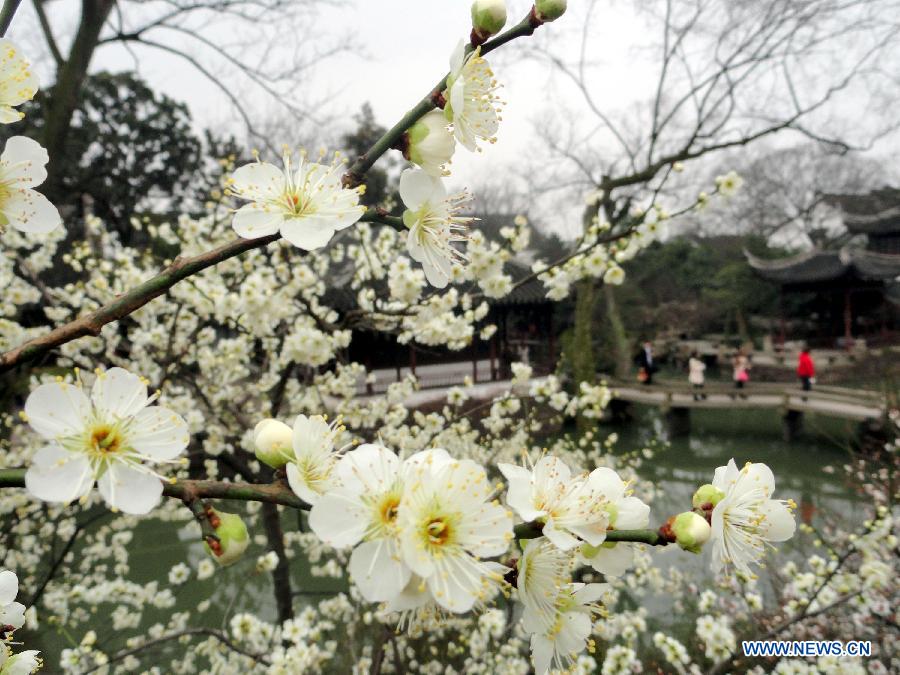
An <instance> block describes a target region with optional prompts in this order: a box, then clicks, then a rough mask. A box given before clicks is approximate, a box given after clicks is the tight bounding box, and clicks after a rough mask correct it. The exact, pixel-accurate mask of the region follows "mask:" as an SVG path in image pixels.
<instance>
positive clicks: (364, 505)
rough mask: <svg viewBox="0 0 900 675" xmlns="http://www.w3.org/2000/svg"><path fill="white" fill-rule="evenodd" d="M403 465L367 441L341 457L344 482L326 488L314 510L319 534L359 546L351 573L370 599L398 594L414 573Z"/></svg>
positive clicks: (328, 540)
mask: <svg viewBox="0 0 900 675" xmlns="http://www.w3.org/2000/svg"><path fill="white" fill-rule="evenodd" d="M402 468H403V467H402V463H401V461H400V459H399V458H398V457H397V455H395V454H394V453H393V452H391V451H390V450H388V449H387V448H385V447H382V446H380V445H373V444H365V445H361V446H359V447H358V448H356V449H354V450H351V451H350V452H348V453H347V454H345V455H344V456H343V457H342V458H341V460H340V461H339V462H338V463H337V465H336V467H335V473H336V474H337V477H338V480H339V481H340V487H339V488H336V489H334V490H331V491H329V492H327V493H326V494H324V495H323V496H322V497H321V498H320V499H319V500H318V501H317V502H316V504H315V505H314V506H313V508H312V510H311V511H310V514H309V525H310V528H311V529H312V531H313V532H315V533H316V535H317V536H318V537H319V539H321V540H322V541H324V542H325V543H326V544H329V545H330V546H334V547H335V548H344V547H349V546H353V547H355V548H354V549H353V553H352V554H351V555H350V576H351V578H352V579H353V581H354V582H355V583H356V585H357V587H358V588H359V590H360V592H361V593H362V595H363V597H364V598H366V600H369V601H370V602H382V601H386V600H391V599H392V598H394V597H395V596H398V595H399V594H400V593H401V592H402V591H403V589H404V587H405V586H406V585H407V583H408V582H409V579H410V575H411V571H410V568H409V567H408V566H407V565H406V564H405V563H404V562H403V559H402V554H401V551H400V539H399V529H398V524H397V513H398V509H399V507H400V503H401V500H402V499H403V479H402ZM360 542H362V543H360Z"/></svg>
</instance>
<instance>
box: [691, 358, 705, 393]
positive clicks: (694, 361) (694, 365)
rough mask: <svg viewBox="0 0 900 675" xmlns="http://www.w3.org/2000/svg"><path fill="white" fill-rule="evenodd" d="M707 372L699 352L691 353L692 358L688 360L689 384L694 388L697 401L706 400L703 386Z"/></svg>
mask: <svg viewBox="0 0 900 675" xmlns="http://www.w3.org/2000/svg"><path fill="white" fill-rule="evenodd" d="M705 370H706V364H705V363H703V361H702V360H701V359H700V356H699V355H698V354H697V352H696V351H693V352H691V358H689V359H688V382H690V383H691V384H692V385H693V387H694V400H695V401H699V400H700V399H701V398H706V395H705V394H703V393H702V391H703V385H704V384H705V383H706V377H705V375H704V371H705Z"/></svg>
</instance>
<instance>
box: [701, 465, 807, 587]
mask: <svg viewBox="0 0 900 675" xmlns="http://www.w3.org/2000/svg"><path fill="white" fill-rule="evenodd" d="M712 485H713V486H714V487H715V488H716V489H717V490H719V491H720V492H721V494H722V496H721V497H720V498H719V501H718V503H716V504H715V506H714V508H713V511H712V517H711V522H710V524H711V525H712V534H711V536H710V539H711V541H712V545H713V557H712V565H713V569H714V570H715V571H719V570H721V569H722V568H723V567H726V566H729V565H731V566H734V567H735V568H736V569H737V570H738V571H740V572H743V573H744V574H748V575H749V574H750V565H751V564H759V562H760V561H761V560H762V558H763V557H764V556H765V553H766V545H767V543H768V542H772V541H786V540H788V539H790V538H791V537H792V536H794V531H795V529H796V523H795V521H794V515H793V513H792V512H791V508H790V505H791V502H790V501H785V500H781V499H772V498H771V496H772V493H773V492H774V491H775V476H774V475H773V474H772V470H771V469H769V467H768V466H766V465H765V464H760V463H751V462H747V463H746V464H745V465H744V467H743V468H742V469H738V468H737V465H736V464H735V463H734V460H733V459H732V460H729V461H728V464H727V465H726V466H720V467H719V468H718V469H716V473H715V477H714V478H713V482H712Z"/></svg>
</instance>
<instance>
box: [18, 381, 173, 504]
mask: <svg viewBox="0 0 900 675" xmlns="http://www.w3.org/2000/svg"><path fill="white" fill-rule="evenodd" d="M155 399H156V395H153V396H148V395H147V382H146V381H145V380H143V379H141V378H140V377H138V376H137V375H134V374H132V373H130V372H128V371H127V370H125V369H123V368H110V369H109V370H107V371H105V372H103V371H99V370H98V371H97V377H96V379H95V380H94V384H93V387H92V388H91V396H90V398H88V397H87V396H86V395H85V393H84V391H83V390H82V388H81V384H80V382H79V383H77V384H71V383H68V382H64V381H62V380H61V378H60V380H59V381H57V382H52V383H49V384H42V385H41V386H39V387H38V388H37V389H35V390H34V391H33V392H31V394H30V395H29V397H28V400H27V401H26V402H25V415H26V418H27V420H28V423H29V424H30V425H31V428H32V429H34V430H35V431H36V432H37V433H38V434H40V435H41V436H43V437H44V439H45V440H46V441H47V443H46V445H44V446H43V447H42V448H41V449H39V450H38V451H37V453H35V455H34V457H33V458H32V463H31V466H29V467H28V471H27V472H26V473H25V486H26V488H27V489H28V491H29V492H30V493H31V494H32V495H33V496H35V497H37V498H38V499H42V500H44V501H49V502H63V503H67V502H71V501H73V500H75V499H79V498H82V497H86V496H87V494H88V493H89V492H90V490H91V487H92V486H93V485H94V483H95V482H96V483H97V484H98V487H99V489H100V494H101V495H102V496H103V499H104V500H105V501H106V503H107V504H109V505H110V506H111V507H112V508H114V509H120V510H122V511H124V512H125V513H131V514H138V515H139V514H144V513H148V512H149V511H150V510H151V509H153V508H154V507H155V506H156V505H157V504H159V500H160V497H161V496H162V490H163V483H162V481H163V480H164V479H163V478H162V477H161V476H160V475H159V474H158V473H156V472H155V471H154V470H153V469H152V468H151V466H150V465H153V464H181V463H182V461H181V460H180V459H178V458H179V456H180V455H181V454H182V453H183V452H184V449H185V448H186V447H187V444H188V440H189V437H188V427H187V424H186V423H185V421H184V420H183V419H182V418H181V417H180V416H179V415H178V414H176V413H174V412H172V411H171V410H168V409H167V408H163V407H161V406H155V405H150V404H151V403H152V402H153V401H154V400H155Z"/></svg>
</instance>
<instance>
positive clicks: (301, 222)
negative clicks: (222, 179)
mask: <svg viewBox="0 0 900 675" xmlns="http://www.w3.org/2000/svg"><path fill="white" fill-rule="evenodd" d="M282 160H283V163H284V168H283V169H279V168H278V167H277V166H275V165H273V164H269V163H268V162H262V161H259V160H257V161H256V162H252V163H251V164H245V165H244V166H242V167H240V168H238V169H237V170H235V172H234V173H233V174H232V175H231V178H230V179H229V181H228V183H229V190H230V192H231V194H233V195H235V196H236V197H239V198H241V199H244V200H246V201H248V202H250V203H249V204H245V205H244V206H242V207H241V208H239V209H238V210H237V211H236V212H235V214H234V220H233V222H232V226H233V227H234V231H235V232H237V233H238V234H239V235H240V236H241V237H244V238H245V239H256V238H258V237H266V236H269V235H273V234H276V233H280V234H281V236H282V237H284V238H285V239H287V240H288V241H289V242H291V243H292V244H293V245H294V246H297V247H299V248H302V249H305V250H307V251H312V250H314V249H317V248H321V247H322V246H325V245H326V244H327V243H328V242H329V241H330V240H331V238H332V237H333V236H334V233H335V232H336V231H338V230H343V229H345V228H347V227H350V226H351V225H353V224H354V223H355V222H357V221H358V220H359V219H360V218H361V217H362V214H363V213H364V212H365V210H366V209H365V207H364V206H360V204H359V190H358V189H348V188H345V187H344V186H343V185H342V183H341V173H340V169H341V167H342V166H343V161H339V160H338V159H337V156H336V157H335V160H334V161H333V162H332V163H331V164H328V165H326V164H320V163H318V162H311V161H309V160H308V159H307V156H306V153H305V152H302V151H301V153H300V160H299V162H298V163H297V166H296V167H294V164H293V159H292V153H291V152H290V151H288V150H287V149H286V150H285V151H284V154H283V156H282Z"/></svg>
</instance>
